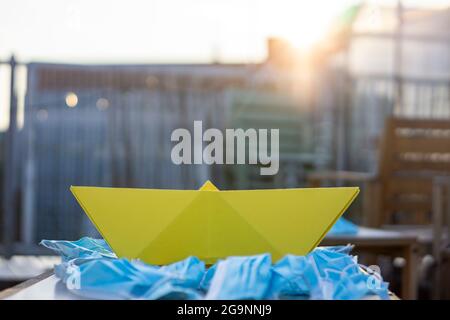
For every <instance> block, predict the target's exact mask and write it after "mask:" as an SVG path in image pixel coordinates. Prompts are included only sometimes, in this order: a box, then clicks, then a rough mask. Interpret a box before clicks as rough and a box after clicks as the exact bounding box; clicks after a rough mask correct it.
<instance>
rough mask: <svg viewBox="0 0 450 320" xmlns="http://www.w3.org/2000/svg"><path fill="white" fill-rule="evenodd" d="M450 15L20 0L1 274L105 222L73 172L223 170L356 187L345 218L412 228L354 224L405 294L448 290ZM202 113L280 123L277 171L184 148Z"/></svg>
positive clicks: (7, 77)
mask: <svg viewBox="0 0 450 320" xmlns="http://www.w3.org/2000/svg"><path fill="white" fill-rule="evenodd" d="M449 30H450V3H449V1H448V0H427V1H426V0H423V1H420V0H409V1H406V0H404V1H396V0H392V1H390V0H379V1H376V0H374V1H351V0H336V1H325V0H316V1H295V0H291V1H288V0H276V1H275V0H240V1H237V0H231V1H230V0H228V1H219V0H190V1H182V0H164V1H163V0H151V1H137V0H128V1H106V0H98V1H95V2H93V1H87V0H82V1H75V0H67V1H51V0H41V1H27V0H15V1H5V2H4V3H3V5H2V9H1V10H0V182H1V183H0V196H1V207H0V223H1V224H0V236H1V238H0V283H1V286H0V287H7V286H10V285H12V284H14V283H17V282H19V281H22V280H24V279H26V278H28V277H31V276H34V275H36V274H39V273H40V272H42V271H43V270H45V269H47V268H50V267H51V266H52V264H53V262H54V259H55V258H52V257H48V256H46V255H47V254H48V251H44V250H43V249H42V248H41V247H39V246H38V243H39V241H40V240H41V239H44V238H45V239H69V240H75V239H77V238H80V237H82V236H85V235H89V236H98V234H97V233H96V231H95V228H94V227H93V226H92V225H91V223H90V222H89V221H88V220H87V219H86V218H85V217H84V214H83V212H82V210H81V208H80V207H79V206H78V204H77V203H76V201H75V199H74V198H73V196H72V195H71V193H70V191H69V186H70V185H92V186H117V187H142V188H171V189H172V188H180V189H196V188H198V187H200V186H201V185H202V184H203V182H204V181H205V180H207V179H211V180H212V181H213V182H214V183H215V184H216V185H217V186H218V187H219V188H221V189H255V188H275V187H308V186H318V185H324V186H325V185H327V186H331V185H334V186H344V185H359V186H360V187H361V188H362V190H363V192H362V194H361V195H360V196H359V199H358V201H357V203H355V205H354V206H352V208H351V210H350V211H349V212H348V213H346V218H347V219H349V220H351V221H352V222H354V223H355V224H357V225H359V226H361V227H363V228H364V227H370V228H372V229H373V230H375V229H374V228H376V230H391V231H392V229H395V232H396V233H395V235H396V236H394V235H393V234H391V236H392V237H394V238H395V239H394V240H395V241H397V242H395V241H394V240H392V239H391V240H392V241H391V240H389V239H390V238H389V237H390V236H389V235H388V234H386V235H384V234H383V233H377V234H375V236H372V237H373V238H374V239H372V240H371V238H370V237H369V240H367V237H366V238H365V239H362V240H364V241H366V242H364V241H363V242H361V245H360V246H359V245H358V241H359V240H361V239H353V238H352V239H351V241H352V242H353V243H355V244H356V249H358V248H359V249H361V250H362V251H361V258H362V261H363V262H367V263H371V262H374V263H377V264H379V265H381V269H382V273H383V276H385V277H386V278H387V279H388V280H389V281H390V282H391V289H392V290H394V291H396V290H397V291H398V292H399V295H400V296H403V297H410V298H417V297H419V298H444V297H447V298H448V297H449V295H448V291H449V289H450V288H449V287H450V278H449V277H448V274H446V271H448V270H449V269H450V268H449V267H448V259H447V257H448V248H449V247H448V231H447V229H446V226H447V225H448V220H450V219H448V218H449V217H450V209H449V205H448V203H449V202H450V201H449V199H450V191H449V185H450V183H449V180H448V175H449V173H450V31H449ZM194 120H202V121H203V126H204V128H208V127H214V128H219V129H224V128H279V129H280V170H279V172H278V174H277V175H275V176H260V175H259V167H257V166H250V165H245V166H244V165H223V166H208V165H190V166H176V165H174V164H172V162H171V160H170V151H171V148H172V146H173V143H172V142H171V141H170V134H171V132H172V130H174V129H175V128H180V127H183V128H189V129H192V127H193V121H194ZM372 229H370V230H372ZM380 232H381V231H380ZM392 232H394V231H392ZM412 238H414V241H413V240H411V239H412ZM386 239H388V240H389V241H391V242H389V243H386V241H387V240H386ZM405 239H410V240H411V241H413V242H408V246H407V247H406V246H405V247H402V245H403V244H404V242H405V241H406V240H405ZM347 240H348V239H347V238H345V237H341V238H337V239H334V241H335V242H336V243H340V242H347ZM362 240H361V241H362ZM367 241H369V242H370V241H372V242H371V243H367ZM383 241H384V242H383ZM402 241H403V242H402ZM333 243H334V242H333ZM342 244H345V243H342ZM390 246H391V247H392V248H394V249H393V251H389V250H388V249H387V248H390ZM365 248H368V249H367V250H366V251H364V249H365ZM399 248H400V249H399ZM405 248H406V249H405ZM369 249H370V250H369ZM364 259H366V260H364ZM411 265H412V266H413V267H414V266H417V267H416V268H415V269H411ZM408 268H409V269H408ZM405 270H406V271H405ZM405 272H406V274H407V276H405V275H404V274H405ZM408 272H409V277H408ZM405 288H406V289H405ZM402 290H406V291H408V290H409V291H408V292H410V295H406V294H405V293H404V292H403V293H400V291H402Z"/></svg>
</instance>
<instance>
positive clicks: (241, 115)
mask: <svg viewBox="0 0 450 320" xmlns="http://www.w3.org/2000/svg"><path fill="white" fill-rule="evenodd" d="M228 122H229V127H231V128H242V129H244V130H247V129H249V128H254V129H269V130H270V129H279V156H280V170H279V172H278V174H276V175H274V176H261V175H260V173H259V168H260V166H259V165H246V166H242V165H234V166H231V176H232V177H233V181H234V187H235V188H238V189H265V188H276V187H287V186H289V187H295V186H298V183H299V180H301V178H302V176H303V175H304V171H305V170H308V169H310V168H312V166H313V165H314V162H315V161H317V159H316V157H315V155H314V152H315V147H314V140H313V138H314V137H313V135H314V132H313V125H312V121H311V115H310V113H309V112H308V109H305V108H302V106H300V105H299V102H298V101H295V100H294V99H292V98H290V97H288V96H286V95H284V94H277V93H272V92H261V91H239V90H235V92H233V101H232V108H231V113H230V115H229V120H228Z"/></svg>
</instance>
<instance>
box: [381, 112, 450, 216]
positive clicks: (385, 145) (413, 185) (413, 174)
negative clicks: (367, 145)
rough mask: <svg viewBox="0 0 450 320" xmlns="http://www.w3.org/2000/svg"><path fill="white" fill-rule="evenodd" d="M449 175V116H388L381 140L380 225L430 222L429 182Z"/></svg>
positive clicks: (430, 193)
mask: <svg viewBox="0 0 450 320" xmlns="http://www.w3.org/2000/svg"><path fill="white" fill-rule="evenodd" d="M442 175H444V176H445V175H450V119H448V120H430V119H409V118H389V119H388V120H387V121H386V126H385V131H384V137H383V139H382V141H381V149H380V162H379V176H380V183H381V209H382V210H381V213H382V217H381V223H382V224H430V223H431V211H432V184H433V178H434V177H436V176H442Z"/></svg>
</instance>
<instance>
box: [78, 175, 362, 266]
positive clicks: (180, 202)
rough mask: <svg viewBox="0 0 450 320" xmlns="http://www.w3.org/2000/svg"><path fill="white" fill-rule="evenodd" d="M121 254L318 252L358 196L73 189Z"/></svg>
mask: <svg viewBox="0 0 450 320" xmlns="http://www.w3.org/2000/svg"><path fill="white" fill-rule="evenodd" d="M70 189H71V191H72V193H73V194H74V196H75V198H76V199H77V200H78V202H79V203H80V205H81V207H82V208H83V210H84V211H85V212H86V214H87V215H88V217H89V218H90V219H91V221H92V222H93V223H94V225H95V226H96V227H97V230H98V231H99V232H100V233H101V235H102V236H103V237H104V239H105V240H106V241H107V242H108V244H109V245H110V246H111V248H112V249H113V250H114V252H115V253H116V254H117V256H118V257H126V258H130V259H131V258H139V259H141V260H143V261H145V262H147V263H151V264H159V265H160V264H167V263H172V262H175V261H179V260H182V259H184V258H186V257H188V256H197V257H198V258H200V259H201V260H203V261H205V262H206V263H208V264H210V263H211V264H212V263H214V262H215V261H216V260H217V259H220V258H225V257H227V256H236V255H253V254H259V253H265V252H268V253H271V254H272V257H273V260H274V261H276V260H278V259H279V258H281V257H283V256H284V255H286V254H289V253H290V254H296V255H304V254H307V253H308V252H310V251H311V250H313V249H314V248H315V247H316V246H317V245H318V244H319V243H320V241H321V240H322V239H323V237H324V236H325V234H326V233H327V232H328V230H329V229H330V228H331V227H332V225H333V224H334V223H335V222H336V220H337V219H338V218H339V217H340V216H341V215H342V214H343V213H344V211H345V210H346V209H347V208H348V206H349V205H350V204H351V203H352V201H353V200H354V199H355V197H356V196H357V194H358V193H359V189H358V188H356V187H351V188H317V189H316V188H305V189H272V190H232V191H219V190H218V189H217V188H216V187H215V186H214V185H213V184H212V183H211V182H209V181H208V182H206V183H205V185H204V186H203V187H202V188H201V189H200V190H159V189H127V188H99V187H75V186H72V187H71V188H70Z"/></svg>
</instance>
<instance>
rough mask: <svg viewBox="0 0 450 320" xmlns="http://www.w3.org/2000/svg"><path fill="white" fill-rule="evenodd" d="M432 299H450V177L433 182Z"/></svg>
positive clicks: (439, 178)
mask: <svg viewBox="0 0 450 320" xmlns="http://www.w3.org/2000/svg"><path fill="white" fill-rule="evenodd" d="M433 256H434V258H435V262H436V272H434V285H433V298H434V299H439V298H443V299H450V177H436V178H435V179H434V181H433Z"/></svg>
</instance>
